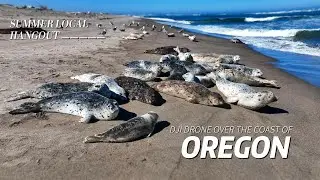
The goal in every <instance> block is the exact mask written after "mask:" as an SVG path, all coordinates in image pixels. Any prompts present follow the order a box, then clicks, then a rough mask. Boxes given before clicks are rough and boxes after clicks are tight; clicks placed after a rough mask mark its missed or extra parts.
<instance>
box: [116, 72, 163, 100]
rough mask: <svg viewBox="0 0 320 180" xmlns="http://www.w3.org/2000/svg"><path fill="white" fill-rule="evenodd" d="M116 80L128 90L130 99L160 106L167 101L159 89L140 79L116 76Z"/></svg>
mask: <svg viewBox="0 0 320 180" xmlns="http://www.w3.org/2000/svg"><path fill="white" fill-rule="evenodd" d="M115 81H116V82H117V83H118V84H119V85H120V86H121V87H123V88H124V89H125V90H126V91H127V93H128V98H129V99H130V100H137V101H141V102H143V103H147V104H152V105H155V106H160V105H162V104H163V103H164V102H165V100H164V99H163V98H162V96H161V95H160V94H159V93H158V92H157V91H155V90H154V89H152V88H151V87H150V86H149V85H148V84H147V83H145V82H144V81H142V80H140V79H136V78H132V77H125V76H120V77H117V78H115Z"/></svg>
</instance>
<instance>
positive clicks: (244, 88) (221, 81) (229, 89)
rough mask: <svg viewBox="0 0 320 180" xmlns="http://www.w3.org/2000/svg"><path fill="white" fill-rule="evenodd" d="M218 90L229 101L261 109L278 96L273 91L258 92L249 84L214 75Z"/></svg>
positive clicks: (253, 108)
mask: <svg viewBox="0 0 320 180" xmlns="http://www.w3.org/2000/svg"><path fill="white" fill-rule="evenodd" d="M212 77H213V78H214V79H215V81H216V86H217V88H218V90H219V91H220V92H221V93H222V94H223V95H224V96H226V97H227V100H226V101H227V102H228V103H235V104H237V105H239V106H242V107H244V108H246V109H251V110H259V109H261V108H263V107H265V106H266V105H268V104H269V103H272V102H275V101H277V100H278V98H277V97H276V96H275V95H274V94H273V93H272V92H271V91H261V92H257V91H256V90H254V89H253V88H252V87H250V86H249V85H247V84H242V83H234V82H231V81H228V80H226V79H225V78H222V77H220V76H215V75H213V76H212Z"/></svg>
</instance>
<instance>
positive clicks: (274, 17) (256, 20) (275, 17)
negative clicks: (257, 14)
mask: <svg viewBox="0 0 320 180" xmlns="http://www.w3.org/2000/svg"><path fill="white" fill-rule="evenodd" d="M280 18H284V16H282V17H281V16H272V17H264V18H252V17H248V18H245V20H244V21H246V22H261V21H273V20H276V19H280Z"/></svg>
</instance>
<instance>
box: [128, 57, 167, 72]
mask: <svg viewBox="0 0 320 180" xmlns="http://www.w3.org/2000/svg"><path fill="white" fill-rule="evenodd" d="M124 66H126V67H128V68H140V69H144V70H147V71H152V72H153V73H154V74H155V76H159V75H160V73H161V70H162V67H161V65H160V64H159V63H158V62H151V61H146V60H136V61H131V62H128V63H125V64H124Z"/></svg>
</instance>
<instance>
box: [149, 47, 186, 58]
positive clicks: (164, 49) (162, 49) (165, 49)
mask: <svg viewBox="0 0 320 180" xmlns="http://www.w3.org/2000/svg"><path fill="white" fill-rule="evenodd" d="M175 47H176V46H163V47H158V48H155V49H148V50H146V51H145V52H144V53H149V54H160V55H166V54H173V55H176V56H177V55H178V52H176V51H175V50H174V48H175ZM180 51H181V52H183V53H186V52H190V49H188V48H185V47H182V48H180Z"/></svg>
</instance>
